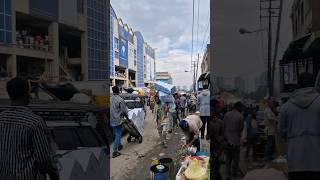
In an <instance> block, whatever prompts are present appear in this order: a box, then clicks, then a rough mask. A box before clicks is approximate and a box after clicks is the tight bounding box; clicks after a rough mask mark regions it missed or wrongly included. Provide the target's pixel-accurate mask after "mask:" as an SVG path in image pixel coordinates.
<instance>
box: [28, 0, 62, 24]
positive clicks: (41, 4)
mask: <svg viewBox="0 0 320 180" xmlns="http://www.w3.org/2000/svg"><path fill="white" fill-rule="evenodd" d="M30 13H31V14H32V15H35V16H41V17H43V18H46V19H48V20H52V21H57V20H58V0H30Z"/></svg>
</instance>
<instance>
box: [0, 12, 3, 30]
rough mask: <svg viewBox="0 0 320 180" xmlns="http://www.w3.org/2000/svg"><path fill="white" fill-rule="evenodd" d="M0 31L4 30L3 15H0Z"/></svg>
mask: <svg viewBox="0 0 320 180" xmlns="http://www.w3.org/2000/svg"><path fill="white" fill-rule="evenodd" d="M0 29H4V15H3V14H0Z"/></svg>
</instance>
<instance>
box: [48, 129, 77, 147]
mask: <svg viewBox="0 0 320 180" xmlns="http://www.w3.org/2000/svg"><path fill="white" fill-rule="evenodd" d="M53 136H54V137H53V138H54V140H55V142H56V144H57V146H58V148H59V149H60V150H73V149H76V148H77V147H80V140H79V138H78V137H77V134H76V131H75V130H74V128H73V127H59V128H55V129H53Z"/></svg>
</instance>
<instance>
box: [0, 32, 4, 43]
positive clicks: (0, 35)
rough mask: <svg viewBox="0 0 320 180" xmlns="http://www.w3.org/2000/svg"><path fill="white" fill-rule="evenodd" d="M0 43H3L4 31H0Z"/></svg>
mask: <svg viewBox="0 0 320 180" xmlns="http://www.w3.org/2000/svg"><path fill="white" fill-rule="evenodd" d="M0 42H4V31H0Z"/></svg>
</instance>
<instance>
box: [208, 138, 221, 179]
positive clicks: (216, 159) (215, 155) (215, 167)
mask: <svg viewBox="0 0 320 180" xmlns="http://www.w3.org/2000/svg"><path fill="white" fill-rule="evenodd" d="M221 153H222V145H221V144H218V143H214V140H210V177H211V179H212V180H222V177H221V173H220V165H221Z"/></svg>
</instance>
